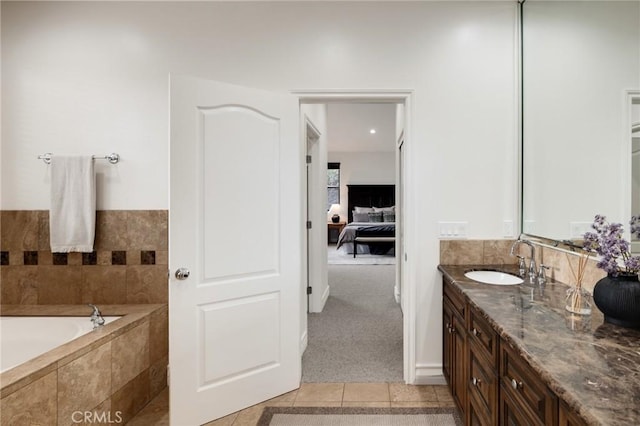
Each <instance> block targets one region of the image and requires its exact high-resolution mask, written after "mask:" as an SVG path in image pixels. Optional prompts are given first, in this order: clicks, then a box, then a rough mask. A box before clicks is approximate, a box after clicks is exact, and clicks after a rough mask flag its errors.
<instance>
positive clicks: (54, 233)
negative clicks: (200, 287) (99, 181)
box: [49, 155, 96, 253]
mask: <svg viewBox="0 0 640 426" xmlns="http://www.w3.org/2000/svg"><path fill="white" fill-rule="evenodd" d="M95 232H96V179H95V174H94V171H93V159H92V158H91V157H90V156H83V157H80V156H75V157H64V156H57V155H54V156H52V157H51V210H50V211H49V234H50V238H51V251H52V252H53V253H69V252H72V251H77V252H83V253H90V252H92V251H93V243H94V239H95Z"/></svg>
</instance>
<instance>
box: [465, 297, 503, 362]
mask: <svg viewBox="0 0 640 426" xmlns="http://www.w3.org/2000/svg"><path fill="white" fill-rule="evenodd" d="M468 315H469V320H468V321H469V331H468V335H469V339H471V340H473V341H474V342H475V343H477V345H478V347H479V350H481V351H482V352H483V355H484V356H485V357H486V358H487V359H488V360H489V361H490V363H491V367H492V368H494V369H496V370H497V369H498V341H499V338H498V334H497V333H496V332H495V331H493V328H491V326H490V325H489V323H488V322H487V320H486V319H484V317H482V316H481V315H480V314H479V313H478V311H477V310H475V309H473V308H470V309H469V313H468Z"/></svg>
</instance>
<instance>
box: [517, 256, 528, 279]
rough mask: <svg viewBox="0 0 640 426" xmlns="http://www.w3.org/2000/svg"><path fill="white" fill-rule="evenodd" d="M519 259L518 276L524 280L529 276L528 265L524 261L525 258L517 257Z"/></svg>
mask: <svg viewBox="0 0 640 426" xmlns="http://www.w3.org/2000/svg"><path fill="white" fill-rule="evenodd" d="M516 257H517V258H518V274H519V275H520V277H521V278H523V277H524V276H525V275H526V274H527V264H526V263H525V261H524V256H520V255H519V254H517V255H516Z"/></svg>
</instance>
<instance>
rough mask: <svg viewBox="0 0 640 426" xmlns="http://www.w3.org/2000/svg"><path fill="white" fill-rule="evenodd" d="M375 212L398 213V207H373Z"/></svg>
mask: <svg viewBox="0 0 640 426" xmlns="http://www.w3.org/2000/svg"><path fill="white" fill-rule="evenodd" d="M373 211H374V212H383V213H384V212H389V213H393V212H395V211H396V206H391V207H373Z"/></svg>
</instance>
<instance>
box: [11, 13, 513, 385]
mask: <svg viewBox="0 0 640 426" xmlns="http://www.w3.org/2000/svg"><path fill="white" fill-rule="evenodd" d="M1 7H2V121H3V128H2V172H1V173H2V208H4V209H47V208H48V206H49V202H48V184H47V182H46V177H45V175H46V167H45V165H44V164H43V163H42V162H40V161H38V160H36V159H35V156H36V155H38V154H40V153H43V152H48V151H51V152H54V153H91V154H102V153H108V152H111V151H116V152H118V153H119V154H121V155H122V158H123V160H122V162H121V163H120V164H119V165H118V166H116V167H114V166H110V165H103V166H100V167H101V173H102V174H103V175H102V179H101V180H102V182H101V186H100V188H99V189H100V193H101V195H100V196H99V200H98V208H102V209H165V208H167V207H168V189H167V188H168V184H167V181H168V169H167V164H168V119H167V111H168V99H167V96H168V88H167V81H168V77H167V76H168V74H169V73H170V72H171V73H176V74H192V75H197V76H201V77H206V78H211V79H217V80H222V81H227V82H230V83H236V84H242V85H246V86H253V87H259V88H266V89H274V90H290V89H336V88H348V89H370V88H378V89H384V88H393V89H412V90H413V93H414V95H413V96H412V98H411V105H410V108H409V110H408V111H407V112H408V116H409V119H410V122H411V127H410V128H408V129H407V133H408V139H407V147H406V153H407V164H406V167H407V185H408V188H407V193H406V197H407V234H408V235H407V238H406V243H407V256H408V261H407V269H408V270H407V274H408V280H409V281H410V282H414V283H415V285H416V287H417V292H416V294H415V303H416V304H417V311H416V312H415V316H416V318H417V320H418V324H417V329H416V330H415V338H416V345H417V349H416V351H417V352H416V359H415V362H416V371H415V372H412V373H411V374H412V375H413V374H414V373H415V374H418V376H419V377H418V380H420V377H422V376H429V375H436V374H440V371H441V347H440V341H441V327H440V324H441V303H442V302H441V278H440V275H439V273H438V272H437V270H436V266H437V264H438V259H439V252H438V250H439V243H438V237H437V226H436V223H437V221H438V220H466V221H468V222H469V236H470V237H472V238H493V237H500V236H501V234H502V221H503V219H505V218H506V219H508V218H510V219H515V218H516V214H517V191H518V188H517V182H518V179H517V175H516V168H515V167H514V164H516V158H517V131H516V129H517V126H516V119H517V114H516V111H517V103H516V92H517V91H516V87H517V81H516V63H517V62H516V58H515V52H516V43H515V40H516V16H517V14H516V8H517V6H516V2H475V1H474V2H468V3H467V2H424V3H422V2H388V3H385V2H375V3H366V2H344V3H343V2H340V3H338V2H326V3H325V2H304V3H294V2H282V3H267V2H261V3H245V2H230V3H214V2H193V3H185V2H177V3H169V2H158V3H153V2H135V3H134V2H132V3H128V2H64V3H58V2H15V3H14V2H2V4H1ZM411 377H413V376H411Z"/></svg>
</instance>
